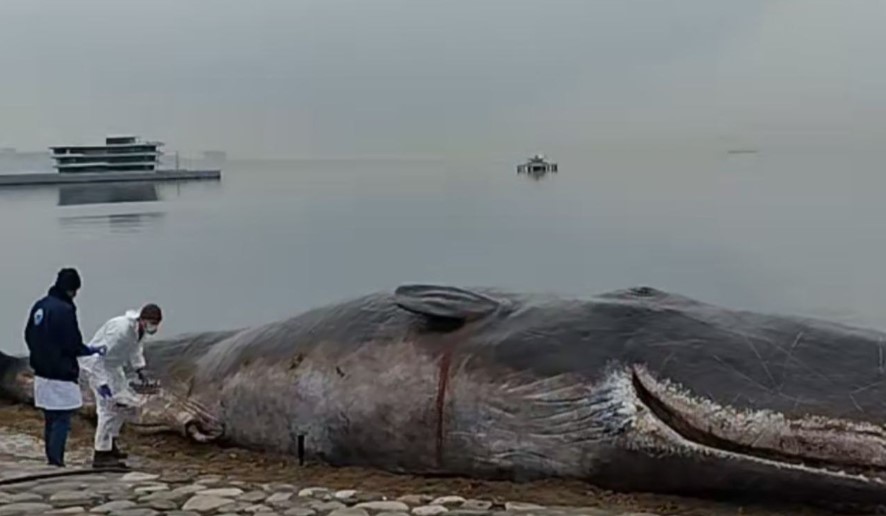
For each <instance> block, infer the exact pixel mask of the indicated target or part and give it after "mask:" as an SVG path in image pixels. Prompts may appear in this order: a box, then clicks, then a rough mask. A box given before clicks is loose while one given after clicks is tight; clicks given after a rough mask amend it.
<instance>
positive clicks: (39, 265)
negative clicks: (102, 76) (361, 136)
mask: <svg viewBox="0 0 886 516" xmlns="http://www.w3.org/2000/svg"><path fill="white" fill-rule="evenodd" d="M558 158H559V159H558V161H559V163H560V172H559V173H557V174H551V175H548V176H546V177H543V178H540V179H538V180H536V179H533V178H529V177H526V176H523V175H517V174H516V172H515V169H514V166H515V165H516V161H514V162H505V161H474V162H471V161H445V160H440V161H419V160H415V161H407V160H403V161H396V160H391V161H382V160H376V161H371V160H363V161H360V160H351V161H348V160H327V161H276V162H274V161H235V162H228V163H227V164H225V166H224V167H223V179H222V181H221V182H193V183H180V184H157V185H151V184H135V185H94V186H89V187H82V186H78V187H40V188H7V189H2V190H0V241H2V242H3V253H2V255H3V259H2V260H0V277H2V281H3V288H2V290H0V349H2V350H4V351H14V352H21V351H23V350H24V345H23V342H22V337H21V335H22V330H23V328H24V323H25V317H26V315H27V311H28V308H29V306H30V304H31V303H32V302H33V301H34V300H35V299H36V298H37V297H39V296H41V295H42V294H43V293H44V292H45V291H46V289H47V287H48V286H49V285H50V283H51V281H52V279H53V278H54V274H55V272H56V271H57V270H58V268H60V267H63V266H75V267H77V268H79V269H80V271H81V273H82V275H83V279H84V286H83V289H82V291H81V295H80V296H79V297H78V300H77V301H78V306H79V311H80V317H81V327H82V329H83V332H84V334H85V335H86V336H87V337H88V336H91V335H92V333H93V332H94V331H95V330H96V329H97V327H98V326H99V325H100V324H101V323H102V322H103V321H104V320H105V319H107V318H109V317H112V316H114V315H117V314H120V313H122V312H123V311H124V310H126V309H128V308H136V307H138V306H139V305H141V304H142V303H144V302H147V301H153V302H157V303H159V304H160V305H161V306H162V307H163V308H164V310H165V313H166V322H165V324H164V326H163V328H162V330H161V332H162V333H163V334H167V335H168V334H171V333H177V332H183V331H193V330H209V329H222V328H234V327H239V326H243V325H249V324H256V323H261V322H265V321H270V320H274V319H276V318H280V317H285V316H289V315H292V314H295V313H297V312H299V311H301V310H305V309H308V308H311V307H314V306H318V305H321V304H323V303H327V302H332V301H336V300H339V299H344V298H347V297H350V296H356V295H360V294H364V293H367V292H369V291H372V290H375V289H391V288H394V287H396V286H397V285H399V284H401V283H405V282H413V281H426V282H427V281H429V282H444V283H450V284H456V285H489V286H497V287H505V288H512V289H521V290H534V291H547V292H556V293H561V294H564V295H579V296H587V295H592V294H596V293H600V292H604V291H607V290H611V289H617V288H624V287H627V286H632V285H639V284H645V285H651V286H655V287H658V288H662V289H668V290H673V291H677V292H680V293H683V294H686V295H690V296H695V297H698V298H701V299H704V300H707V301H711V302H717V303H723V304H725V305H728V306H734V307H740V308H753V309H758V310H775V311H783V312H789V313H796V314H801V315H813V316H820V317H828V318H832V319H837V320H841V321H844V322H849V323H853V324H864V325H871V326H877V327H886V275H884V274H882V273H881V271H882V264H884V263H886V238H884V221H886V204H884V203H883V202H882V194H881V191H882V187H883V186H884V183H886V181H884V179H883V178H882V172H881V169H880V167H879V166H878V162H879V161H880V159H879V157H878V156H876V155H874V154H862V155H859V154H845V155H844V154H841V155H837V154H830V153H825V152H822V153H819V154H808V153H807V154H798V153H789V152H781V153H779V152H761V153H759V154H735V155H729V154H727V153H726V152H723V151H721V150H710V151H703V152H697V153H688V152H686V153H677V152H673V153H667V152H636V153H627V152H625V153H616V152H612V153H608V154H607V153H604V154H591V153H588V154H587V155H576V156H558Z"/></svg>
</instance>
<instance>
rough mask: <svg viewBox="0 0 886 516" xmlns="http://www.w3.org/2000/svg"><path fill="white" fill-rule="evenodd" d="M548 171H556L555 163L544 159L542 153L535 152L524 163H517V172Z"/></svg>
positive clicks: (541, 172) (538, 172)
mask: <svg viewBox="0 0 886 516" xmlns="http://www.w3.org/2000/svg"><path fill="white" fill-rule="evenodd" d="M548 172H555V173H556V172H557V164H556V163H552V162H550V161H548V160H547V159H545V157H544V154H536V155H535V156H533V157H531V158H529V160H527V161H526V162H525V163H521V164H519V165H517V173H518V174H530V175H535V174H547V173H548Z"/></svg>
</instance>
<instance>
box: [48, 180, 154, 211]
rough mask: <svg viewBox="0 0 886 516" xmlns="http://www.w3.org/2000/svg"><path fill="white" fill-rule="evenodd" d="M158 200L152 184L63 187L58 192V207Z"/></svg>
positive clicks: (105, 184)
mask: <svg viewBox="0 0 886 516" xmlns="http://www.w3.org/2000/svg"><path fill="white" fill-rule="evenodd" d="M159 199H160V197H159V195H158V194H157V187H156V186H155V185H154V184H153V183H104V184H93V185H63V186H61V187H60V188H59V190H58V205H59V206H74V205H81V204H109V203H124V202H153V201H157V200H159Z"/></svg>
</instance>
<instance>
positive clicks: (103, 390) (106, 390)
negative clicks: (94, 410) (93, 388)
mask: <svg viewBox="0 0 886 516" xmlns="http://www.w3.org/2000/svg"><path fill="white" fill-rule="evenodd" d="M98 394H99V396H101V397H102V398H104V399H106V400H107V399H111V398H112V397H113V396H114V395H113V394H111V388H110V387H108V386H107V385H100V386H99V388H98Z"/></svg>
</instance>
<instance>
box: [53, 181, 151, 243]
mask: <svg viewBox="0 0 886 516" xmlns="http://www.w3.org/2000/svg"><path fill="white" fill-rule="evenodd" d="M161 200H162V197H161V195H160V194H159V193H158V188H157V186H156V185H155V184H154V183H98V184H88V185H63V186H60V187H59V189H58V206H64V207H68V208H70V209H73V210H74V213H73V214H72V213H71V211H69V209H67V208H66V209H65V211H63V212H62V214H61V215H60V216H59V224H60V225H61V227H62V228H64V229H65V230H66V231H85V232H93V231H95V230H96V229H110V231H111V233H136V232H139V231H141V230H143V229H144V228H146V227H148V226H150V225H153V224H156V223H157V222H158V221H159V220H160V219H162V218H163V216H164V215H165V212H163V211H160V210H157V208H156V205H153V206H152V207H151V209H150V210H148V209H144V210H141V209H139V207H138V206H136V205H132V204H133V203H143V202H149V203H156V202H158V201H161ZM127 204H128V205H127ZM120 205H126V206H120Z"/></svg>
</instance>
